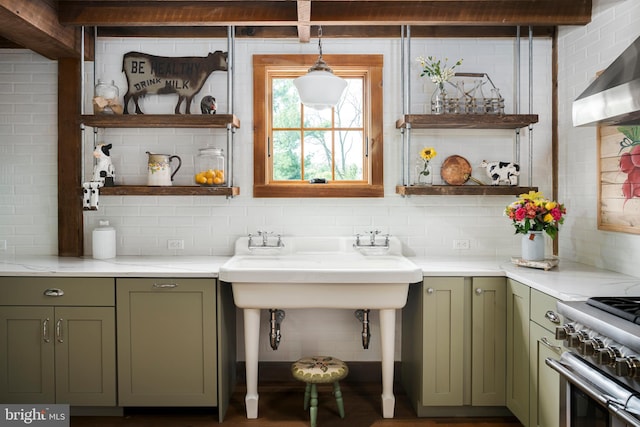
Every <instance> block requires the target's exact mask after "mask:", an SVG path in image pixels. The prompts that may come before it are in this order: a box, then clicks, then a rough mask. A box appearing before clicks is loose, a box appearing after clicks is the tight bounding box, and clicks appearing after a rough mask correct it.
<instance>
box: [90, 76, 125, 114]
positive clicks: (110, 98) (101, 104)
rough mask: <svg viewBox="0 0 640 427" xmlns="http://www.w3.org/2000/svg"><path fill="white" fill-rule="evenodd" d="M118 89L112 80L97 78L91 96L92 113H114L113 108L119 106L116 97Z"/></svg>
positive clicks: (118, 92) (118, 94) (118, 93)
mask: <svg viewBox="0 0 640 427" xmlns="http://www.w3.org/2000/svg"><path fill="white" fill-rule="evenodd" d="M119 96H120V91H119V90H118V86H116V85H115V83H114V82H113V80H110V81H106V80H102V79H98V84H97V85H96V88H95V94H94V97H93V110H94V111H93V112H94V114H114V113H116V112H117V111H114V108H117V106H119V103H118V97H119Z"/></svg>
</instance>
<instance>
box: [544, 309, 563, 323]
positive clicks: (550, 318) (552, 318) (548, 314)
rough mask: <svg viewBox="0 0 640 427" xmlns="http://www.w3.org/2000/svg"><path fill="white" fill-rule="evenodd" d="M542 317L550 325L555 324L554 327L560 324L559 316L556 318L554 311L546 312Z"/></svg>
mask: <svg viewBox="0 0 640 427" xmlns="http://www.w3.org/2000/svg"><path fill="white" fill-rule="evenodd" d="M544 317H545V318H546V319H547V320H548V321H550V322H551V323H555V324H556V325H558V324H560V316H558V315H557V314H556V313H555V312H554V311H551V310H549V311H547V312H546V313H545V314H544Z"/></svg>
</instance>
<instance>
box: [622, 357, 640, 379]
mask: <svg viewBox="0 0 640 427" xmlns="http://www.w3.org/2000/svg"><path fill="white" fill-rule="evenodd" d="M616 375H618V376H620V377H629V378H637V377H640V360H638V359H636V357H635V356H629V357H621V358H619V359H618V360H616Z"/></svg>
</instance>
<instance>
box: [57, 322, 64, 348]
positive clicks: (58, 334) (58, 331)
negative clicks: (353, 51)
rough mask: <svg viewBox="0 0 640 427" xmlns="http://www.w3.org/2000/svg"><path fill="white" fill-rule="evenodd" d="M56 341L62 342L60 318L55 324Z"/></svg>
mask: <svg viewBox="0 0 640 427" xmlns="http://www.w3.org/2000/svg"><path fill="white" fill-rule="evenodd" d="M56 340H57V341H58V342H60V343H62V342H64V340H63V339H62V318H60V319H58V321H57V322H56Z"/></svg>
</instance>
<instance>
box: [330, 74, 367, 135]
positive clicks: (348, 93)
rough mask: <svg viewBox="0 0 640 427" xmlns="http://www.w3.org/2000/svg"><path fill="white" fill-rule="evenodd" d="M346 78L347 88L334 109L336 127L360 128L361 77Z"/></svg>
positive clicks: (361, 103)
mask: <svg viewBox="0 0 640 427" xmlns="http://www.w3.org/2000/svg"><path fill="white" fill-rule="evenodd" d="M346 80H347V89H346V90H345V91H344V95H342V99H341V100H340V102H339V103H338V105H337V106H336V109H335V112H336V115H335V121H336V127H339V128H354V127H356V128H362V126H363V125H362V110H363V86H362V85H363V79H361V78H357V79H354V78H351V79H346Z"/></svg>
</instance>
